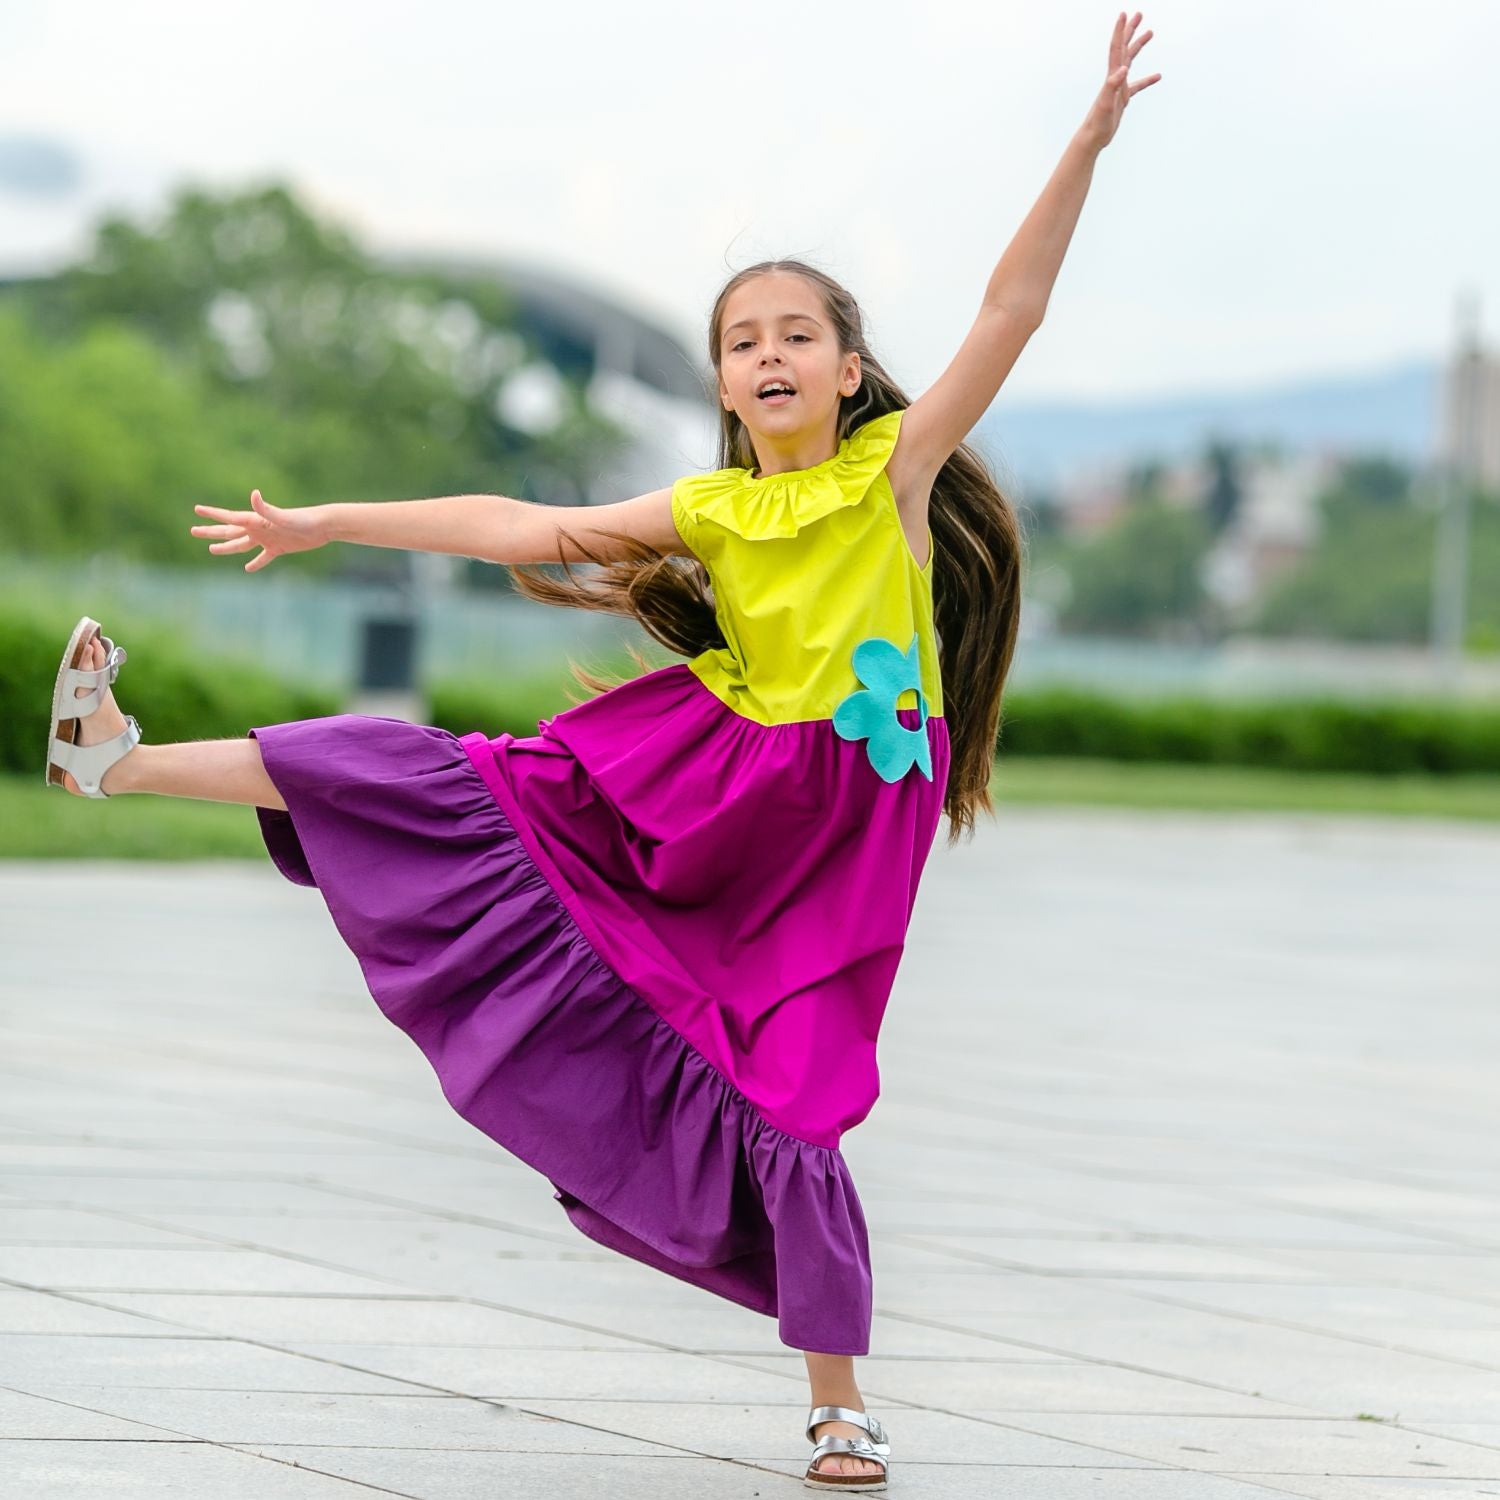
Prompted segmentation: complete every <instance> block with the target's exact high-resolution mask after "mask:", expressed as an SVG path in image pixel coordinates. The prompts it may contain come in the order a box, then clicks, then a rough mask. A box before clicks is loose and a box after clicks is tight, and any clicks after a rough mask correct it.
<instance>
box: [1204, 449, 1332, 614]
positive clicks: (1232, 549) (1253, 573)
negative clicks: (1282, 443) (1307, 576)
mask: <svg viewBox="0 0 1500 1500" xmlns="http://www.w3.org/2000/svg"><path fill="white" fill-rule="evenodd" d="M1338 468H1339V459H1338V457H1337V456H1336V455H1335V454H1333V453H1298V454H1292V455H1289V456H1286V457H1258V458H1247V459H1246V460H1245V461H1244V462H1243V463H1242V465H1241V469H1240V483H1241V486H1242V493H1241V496H1240V503H1239V505H1238V506H1237V507H1236V509H1235V513H1234V516H1233V518H1232V519H1231V520H1230V521H1229V523H1228V525H1226V526H1225V527H1224V529H1223V530H1222V531H1221V532H1220V533H1219V535H1218V536H1217V537H1216V538H1215V539H1214V544H1213V546H1212V547H1211V548H1210V549H1209V552H1208V555H1207V556H1206V557H1205V558H1204V561H1203V574H1202V577H1203V586H1204V588H1205V589H1207V590H1208V592H1209V593H1210V594H1212V595H1213V596H1214V598H1216V599H1217V600H1218V601H1219V603H1220V604H1222V605H1223V606H1224V607H1225V608H1226V609H1229V610H1231V611H1234V610H1238V609H1242V608H1244V607H1245V606H1247V605H1250V604H1253V603H1254V602H1255V601H1256V600H1257V599H1259V598H1260V597H1261V595H1262V594H1264V593H1265V591H1266V589H1267V587H1268V586H1269V585H1270V584H1271V583H1273V582H1274V581H1275V580H1276V579H1277V578H1278V577H1280V575H1281V574H1282V573H1284V572H1286V570H1287V569H1288V568H1290V567H1291V566H1292V565H1293V564H1294V563H1295V562H1297V560H1298V559H1299V558H1300V557H1302V555H1303V554H1304V553H1305V552H1307V551H1308V549H1309V548H1310V547H1312V546H1313V545H1314V543H1315V542H1316V541H1317V539H1318V530H1319V524H1320V519H1321V516H1320V511H1319V508H1318V498H1319V496H1320V495H1321V494H1322V493H1323V492H1324V491H1325V490H1326V489H1327V488H1328V487H1329V486H1330V485H1331V484H1332V483H1333V482H1334V480H1335V479H1336V477H1337V473H1338Z"/></svg>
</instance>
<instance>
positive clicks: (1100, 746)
mask: <svg viewBox="0 0 1500 1500" xmlns="http://www.w3.org/2000/svg"><path fill="white" fill-rule="evenodd" d="M998 748H999V751H1000V754H1001V756H1002V757H1004V756H1010V755H1021V756H1084V757H1093V758H1097V759H1108V760H1125V761H1161V762H1176V763H1182V764H1191V763H1198V764H1218V765H1242V766H1263V767H1279V768H1282V769H1286V770H1297V771H1358V772H1366V773H1370V774H1373V775H1382V776H1391V775H1397V774H1401V773H1410V772H1425V773H1430V774H1437V775H1453V774H1457V773H1461V772H1484V773H1490V774H1493V773H1496V772H1500V707H1496V706H1493V705H1469V704H1459V703H1448V702H1440V701H1432V702H1429V701H1425V700H1414V701H1407V702H1403V701H1379V702H1368V703H1366V702H1346V701H1341V700H1329V699H1300V698H1293V699H1277V700H1273V701H1255V700H1243V699H1230V700H1217V699H1204V698H1186V697H1167V698H1145V699H1123V698H1115V697H1111V696H1108V695H1105V694H1102V693H1096V692H1090V691H1087V690H1084V689H1079V688H1072V687H1062V686H1057V687H1050V688H1032V689H1029V690H1021V691H1013V692H1010V693H1007V694H1006V697H1005V705H1004V714H1003V718H1002V724H1001V730H1000V736H999V746H998Z"/></svg>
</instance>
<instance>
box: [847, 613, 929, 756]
mask: <svg viewBox="0 0 1500 1500" xmlns="http://www.w3.org/2000/svg"><path fill="white" fill-rule="evenodd" d="M853 661H854V672H855V675H856V676H857V677H858V678H859V680H860V681H861V682H862V683H863V684H864V687H863V688H861V689H859V690H858V691H856V692H853V693H850V694H849V696H848V697H847V698H845V699H844V701H843V702H842V703H840V704H839V705H838V707H837V708H835V709H834V711H833V728H834V732H835V733H837V734H838V735H840V736H841V737H842V738H843V739H846V740H865V741H866V742H867V743H866V745H865V750H866V753H867V754H868V755H869V757H870V764H871V765H872V766H874V767H875V770H876V772H877V774H878V775H879V776H880V778H881V779H882V780H883V781H899V780H900V779H901V778H902V777H903V776H904V775H906V773H907V772H908V771H909V770H910V769H911V768H912V767H913V766H917V767H918V768H919V769H920V770H921V772H922V774H923V775H924V776H925V777H926V778H927V779H928V780H929V781H931V780H932V751H931V749H930V747H929V746H928V743H927V699H926V698H925V697H924V696H923V693H922V667H921V663H920V661H919V660H918V657H917V637H916V636H915V635H913V636H912V638H911V645H910V646H908V647H907V649H906V650H905V651H904V652H903V651H902V650H901V648H900V647H899V646H897V645H896V644H895V643H894V642H893V641H888V640H886V639H885V638H884V637H883V636H878V635H872V636H870V637H869V638H868V639H866V640H863V641H861V642H860V643H859V644H858V645H857V646H856V647H855V648H854V657H853ZM908 688H910V689H913V690H914V691H915V692H916V695H917V707H918V708H919V709H920V710H921V714H922V722H921V724H920V725H919V726H918V727H917V728H915V729H908V728H907V727H906V726H905V725H904V724H903V723H902V722H901V720H900V719H898V718H897V717H896V701H897V699H899V698H900V696H901V694H902V693H904V692H905V691H906V690H907V689H908Z"/></svg>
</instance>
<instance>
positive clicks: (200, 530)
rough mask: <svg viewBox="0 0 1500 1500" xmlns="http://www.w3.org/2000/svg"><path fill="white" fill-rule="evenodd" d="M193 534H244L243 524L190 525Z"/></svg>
mask: <svg viewBox="0 0 1500 1500" xmlns="http://www.w3.org/2000/svg"><path fill="white" fill-rule="evenodd" d="M188 531H189V532H190V533H191V534H192V535H193V536H243V535H244V531H245V528H244V527H243V526H189V527H188Z"/></svg>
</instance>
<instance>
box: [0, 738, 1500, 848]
mask: <svg viewBox="0 0 1500 1500" xmlns="http://www.w3.org/2000/svg"><path fill="white" fill-rule="evenodd" d="M990 792H991V795H992V796H993V797H994V798H995V801H996V802H997V803H998V804H1001V805H1004V804H1007V803H1010V804H1030V805H1038V806H1040V805H1054V806H1067V805H1093V806H1110V807H1131V808H1179V809H1191V810H1198V811H1205V812H1272V811H1295V812H1320V813H1366V814H1369V813H1374V814H1389V815H1392V816H1416V817H1438V818H1467V819H1481V820H1497V819H1500V776H1352V775H1343V774H1337V773H1333V772H1297V771H1260V770H1255V769H1252V768H1247V767H1239V766H1164V765H1138V764H1128V763H1123V762H1119V761H1100V760H1074V759H1055V760H1054V759H1041V758H1036V759H1032V758H1025V757H1021V756H1012V757H1010V758H1008V759H1006V760H1004V761H1002V762H1001V764H1000V766H999V768H998V770H997V772H996V775H995V778H994V780H993V781H992V782H991V784H990ZM0 858H8V859H53V858H57V859H64V858H66V859H73V858H89V859H168V860H188V859H219V858H223V859H240V858H243V859H266V853H265V846H264V844H263V843H262V841H261V837H260V829H259V825H258V822H257V820H256V816H255V811H254V809H253V808H249V807H234V806H226V805H224V804H221V803H217V802H196V801H188V800H179V799H175V798H171V797H146V796H131V795H126V796H120V797H113V798H111V799H110V800H109V802H108V803H107V804H106V803H104V802H99V801H90V800H88V799H86V798H82V797H73V796H69V795H68V794H67V793H66V792H62V791H59V790H58V789H57V788H56V787H47V786H44V785H43V784H42V776H41V772H40V771H38V772H37V774H36V775H35V776H17V775H4V776H0Z"/></svg>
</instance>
